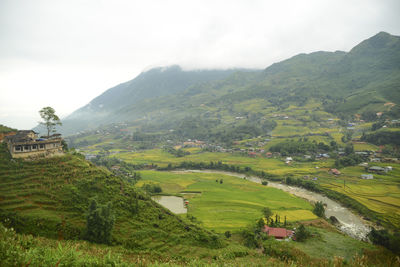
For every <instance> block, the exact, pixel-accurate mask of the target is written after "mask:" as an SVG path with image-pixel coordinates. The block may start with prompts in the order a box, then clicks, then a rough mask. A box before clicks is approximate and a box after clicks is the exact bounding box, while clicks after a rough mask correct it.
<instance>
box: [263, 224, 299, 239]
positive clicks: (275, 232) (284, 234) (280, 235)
mask: <svg viewBox="0 0 400 267" xmlns="http://www.w3.org/2000/svg"><path fill="white" fill-rule="evenodd" d="M263 232H264V233H267V234H268V235H269V236H273V237H275V238H276V239H285V238H288V237H292V236H293V234H294V232H293V231H291V230H287V229H285V228H275V227H269V226H267V225H265V226H264V229H263Z"/></svg>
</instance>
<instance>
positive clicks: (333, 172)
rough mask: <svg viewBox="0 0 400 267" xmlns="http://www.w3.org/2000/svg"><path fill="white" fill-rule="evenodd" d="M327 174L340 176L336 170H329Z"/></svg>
mask: <svg viewBox="0 0 400 267" xmlns="http://www.w3.org/2000/svg"><path fill="white" fill-rule="evenodd" d="M329 173H331V174H333V175H340V174H341V172H340V171H339V170H338V169H330V170H329Z"/></svg>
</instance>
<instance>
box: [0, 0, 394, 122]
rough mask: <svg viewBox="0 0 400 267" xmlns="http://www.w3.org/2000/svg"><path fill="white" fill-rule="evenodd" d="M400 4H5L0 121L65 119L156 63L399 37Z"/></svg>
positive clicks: (80, 0)
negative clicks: (45, 112)
mask: <svg viewBox="0 0 400 267" xmlns="http://www.w3.org/2000/svg"><path fill="white" fill-rule="evenodd" d="M399 11H400V1H399V0H393V1H385V0H376V1H368V0H354V1H348V0H332V1H321V0H315V1H311V0H310V1H297V0H293V1H285V0H280V1H276V0H275V1H266V0H265V1H257V0H243V1H235V0H228V1H219V0H210V1H208V0H198V1H191V0H182V1H169V0H160V1H152V0H145V1H135V0H131V1H128V0H127V1H119V0H109V1H102V0H65V1H56V0H36V1H31V0H25V1H23V0H0V124H5V125H8V126H12V127H17V128H19V129H28V128H31V127H33V126H35V125H36V123H37V121H39V119H40V117H39V114H38V111H39V110H40V109H41V108H42V107H44V106H52V107H53V108H55V110H56V112H57V114H59V115H61V116H65V115H68V114H69V113H71V112H73V111H74V110H76V109H77V108H79V107H81V106H83V105H85V104H87V103H88V102H89V101H90V100H91V99H93V98H94V97H96V96H98V95H99V94H101V93H102V92H104V91H105V90H107V89H108V88H110V87H112V86H115V85H117V84H119V83H121V82H125V81H127V80H130V79H133V78H134V77H135V76H136V75H138V74H139V73H140V72H142V71H143V70H145V69H148V68H150V67H154V66H166V65H171V64H179V65H181V66H182V67H184V68H186V69H193V68H195V69H197V68H231V67H247V68H265V67H268V66H269V65H271V64H272V63H274V62H278V61H281V60H284V59H286V58H288V57H292V56H294V55H296V54H298V53H310V52H313V51H318V50H324V51H335V50H343V51H349V50H350V49H351V48H352V47H353V46H355V45H357V44H358V43H359V42H361V41H362V40H364V39H367V38H369V37H371V36H373V35H374V34H376V33H378V32H379V31H386V32H389V33H391V34H394V35H400V15H399Z"/></svg>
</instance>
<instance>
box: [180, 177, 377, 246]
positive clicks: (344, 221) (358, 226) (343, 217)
mask: <svg viewBox="0 0 400 267" xmlns="http://www.w3.org/2000/svg"><path fill="white" fill-rule="evenodd" d="M180 172H199V173H220V174H224V175H230V176H235V177H239V178H242V179H244V178H246V179H247V180H248V181H252V182H255V183H259V184H261V179H260V178H258V177H255V176H246V175H244V174H240V173H233V172H224V171H213V170H184V171H180ZM268 186H271V187H275V188H278V189H281V190H283V191H285V192H288V193H290V194H293V195H295V196H297V197H301V198H304V199H307V200H308V201H311V202H316V201H322V202H323V203H324V204H326V208H325V215H326V216H327V217H328V218H329V217H330V216H335V217H336V218H337V219H338V221H339V222H340V225H339V226H338V228H339V230H341V231H342V232H343V233H346V234H348V235H349V236H351V237H353V238H356V239H360V240H363V239H365V238H366V236H367V234H368V233H369V231H370V226H369V225H368V224H367V223H366V222H364V221H363V220H362V219H361V218H360V217H359V216H357V215H355V214H354V213H353V212H352V211H351V210H349V209H348V208H346V207H343V206H342V205H341V204H340V203H338V202H336V201H333V200H331V199H329V198H328V197H326V196H324V195H321V194H318V193H315V192H312V191H309V190H306V189H304V188H300V187H294V186H289V185H286V184H281V183H277V182H270V181H268Z"/></svg>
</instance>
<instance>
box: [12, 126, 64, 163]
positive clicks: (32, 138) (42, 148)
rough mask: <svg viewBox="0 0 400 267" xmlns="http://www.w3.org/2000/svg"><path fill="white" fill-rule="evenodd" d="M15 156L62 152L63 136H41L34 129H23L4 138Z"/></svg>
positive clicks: (49, 154) (45, 155)
mask: <svg viewBox="0 0 400 267" xmlns="http://www.w3.org/2000/svg"><path fill="white" fill-rule="evenodd" d="M4 141H5V142H6V143H7V147H8V150H9V151H10V154H11V156H12V157H13V158H28V157H40V156H44V157H47V156H52V155H56V154H61V153H62V144H61V141H62V138H61V135H60V134H53V135H51V136H46V137H45V138H44V137H41V138H39V137H38V136H37V133H36V132H34V131H32V130H21V131H18V132H16V133H15V134H14V135H9V136H6V137H5V138H4Z"/></svg>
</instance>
